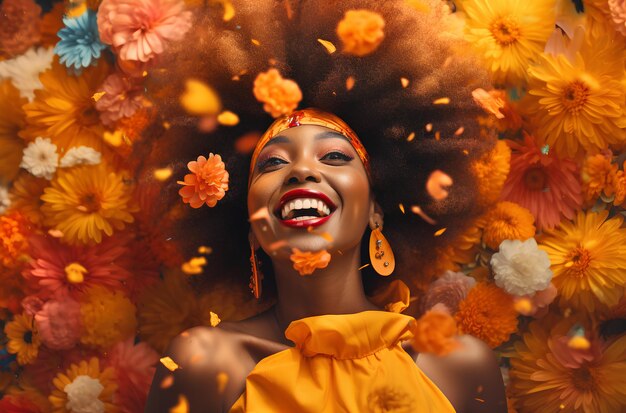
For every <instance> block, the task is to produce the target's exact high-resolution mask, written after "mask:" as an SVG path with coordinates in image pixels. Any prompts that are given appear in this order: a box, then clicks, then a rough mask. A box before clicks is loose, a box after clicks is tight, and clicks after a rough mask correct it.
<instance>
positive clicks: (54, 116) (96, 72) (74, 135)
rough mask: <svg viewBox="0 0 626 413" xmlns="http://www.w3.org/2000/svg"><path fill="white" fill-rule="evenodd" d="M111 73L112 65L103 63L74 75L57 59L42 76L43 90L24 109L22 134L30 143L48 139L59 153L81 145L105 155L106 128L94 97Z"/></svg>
mask: <svg viewBox="0 0 626 413" xmlns="http://www.w3.org/2000/svg"><path fill="white" fill-rule="evenodd" d="M108 73H109V66H108V65H107V64H106V62H104V61H100V62H98V65H97V66H90V67H88V68H86V69H85V70H83V72H82V74H81V75H80V76H75V75H73V74H71V73H68V70H67V68H66V67H65V66H63V65H61V64H59V62H58V59H55V60H54V62H53V63H52V67H51V68H50V69H49V70H47V71H45V72H44V73H42V74H41V75H40V77H39V78H40V80H41V83H42V84H43V89H42V90H36V91H35V99H34V100H33V101H32V102H31V103H28V104H27V105H25V106H24V111H25V112H26V124H27V125H26V128H25V129H24V130H23V131H22V132H20V135H21V136H22V137H24V138H26V139H28V140H34V139H35V138H36V137H38V136H45V137H49V138H50V139H51V140H52V143H54V144H55V145H57V148H58V149H59V152H60V153H64V152H66V151H67V150H68V149H69V148H70V147H72V146H80V145H84V146H89V147H92V148H94V149H95V150H97V151H99V152H102V149H103V140H102V136H103V134H104V127H103V126H102V124H101V123H100V117H99V112H98V111H97V110H96V108H95V103H96V102H95V100H94V99H93V95H94V93H96V92H98V91H99V88H100V86H101V85H102V83H103V82H104V79H105V78H106V76H107V75H108Z"/></svg>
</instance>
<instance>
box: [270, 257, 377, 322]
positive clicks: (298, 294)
mask: <svg viewBox="0 0 626 413" xmlns="http://www.w3.org/2000/svg"><path fill="white" fill-rule="evenodd" d="M360 260H361V254H360V246H358V245H357V246H356V247H355V248H353V249H352V250H350V251H342V253H341V254H340V253H338V252H335V253H334V254H333V255H332V259H331V261H330V263H329V264H328V266H327V267H326V268H322V269H317V270H315V272H313V274H311V275H306V276H301V275H299V274H298V272H297V271H296V270H294V269H293V266H292V263H291V262H285V261H280V262H273V266H274V274H275V277H276V286H277V289H278V302H277V303H276V307H275V308H274V311H275V315H276V320H277V322H278V325H279V328H280V329H281V331H284V330H285V329H286V328H287V326H288V325H289V323H291V322H292V321H294V320H298V319H301V318H305V317H311V316H316V315H324V314H352V313H358V312H361V311H366V310H378V308H377V307H376V306H375V305H373V304H372V303H370V302H369V301H368V299H367V297H366V296H365V292H364V290H363V282H362V281H361V272H360V271H359V267H360V266H361V263H360Z"/></svg>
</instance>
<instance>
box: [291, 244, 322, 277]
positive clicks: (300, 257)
mask: <svg viewBox="0 0 626 413" xmlns="http://www.w3.org/2000/svg"><path fill="white" fill-rule="evenodd" d="M289 258H290V259H291V261H292V262H293V269H294V270H296V271H298V273H299V274H300V275H311V274H313V271H315V270H316V269H318V268H326V267H327V266H328V263H329V262H330V254H329V253H328V252H327V251H326V250H322V251H317V252H311V251H306V252H303V251H300V250H299V249H298V248H294V249H293V250H292V254H291V256H290V257H289Z"/></svg>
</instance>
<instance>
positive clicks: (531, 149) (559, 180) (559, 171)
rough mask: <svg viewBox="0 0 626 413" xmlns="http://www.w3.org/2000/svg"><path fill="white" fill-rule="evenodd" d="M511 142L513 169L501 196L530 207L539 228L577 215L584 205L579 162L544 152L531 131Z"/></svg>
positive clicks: (549, 227) (548, 226)
mask: <svg viewBox="0 0 626 413" xmlns="http://www.w3.org/2000/svg"><path fill="white" fill-rule="evenodd" d="M508 144H509V146H510V147H511V149H512V150H513V153H512V155H511V170H510V172H509V176H508V177H507V180H506V182H505V183H504V188H503V189H502V193H501V198H502V199H504V200H507V201H511V202H515V203H516V204H518V205H521V206H523V207H524V208H527V209H528V210H529V211H530V212H531V213H532V214H533V215H534V216H535V225H536V226H537V229H538V230H543V229H551V228H553V227H554V226H555V225H557V224H558V223H559V222H560V221H561V219H562V218H563V217H565V218H567V219H572V218H574V216H575V215H576V212H577V211H578V210H579V209H580V208H581V205H582V195H581V184H580V180H579V175H578V166H577V164H576V163H575V162H574V161H572V160H570V159H566V158H564V159H559V158H557V157H556V156H555V155H554V154H553V153H552V152H548V154H545V153H543V152H542V149H540V148H539V147H538V146H537V143H536V142H535V141H534V139H533V138H532V137H531V136H529V135H526V136H525V137H524V142H523V143H517V142H513V141H508Z"/></svg>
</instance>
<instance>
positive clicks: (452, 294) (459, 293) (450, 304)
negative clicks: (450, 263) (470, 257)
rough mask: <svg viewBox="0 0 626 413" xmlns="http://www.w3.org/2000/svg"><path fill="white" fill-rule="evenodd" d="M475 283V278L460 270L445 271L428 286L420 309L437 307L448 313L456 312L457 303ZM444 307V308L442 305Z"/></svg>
mask: <svg viewBox="0 0 626 413" xmlns="http://www.w3.org/2000/svg"><path fill="white" fill-rule="evenodd" d="M475 284H476V280H475V279H474V278H472V277H468V276H467V275H465V274H463V273H462V272H453V271H446V272H445V273H444V274H443V275H442V276H441V277H439V278H438V279H437V280H435V281H434V282H433V283H432V284H430V285H429V286H428V290H427V291H426V295H425V296H424V299H423V301H422V310H423V311H424V312H426V311H428V310H435V309H438V310H439V311H443V312H446V310H447V312H448V313H449V314H454V313H456V311H457V309H458V308H459V303H460V302H461V301H462V300H463V299H465V297H467V293H468V292H469V290H471V289H472V287H473V286H474V285H475ZM442 306H443V307H445V310H444V308H443V307H442Z"/></svg>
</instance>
